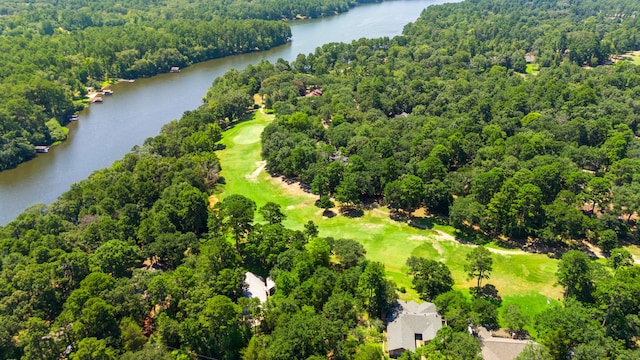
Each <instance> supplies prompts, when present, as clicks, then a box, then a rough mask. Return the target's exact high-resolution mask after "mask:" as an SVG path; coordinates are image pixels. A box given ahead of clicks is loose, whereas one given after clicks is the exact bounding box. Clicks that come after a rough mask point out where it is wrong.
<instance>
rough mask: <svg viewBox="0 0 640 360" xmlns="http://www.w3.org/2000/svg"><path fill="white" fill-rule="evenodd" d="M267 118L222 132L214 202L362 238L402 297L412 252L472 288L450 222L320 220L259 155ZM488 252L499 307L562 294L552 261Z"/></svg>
mask: <svg viewBox="0 0 640 360" xmlns="http://www.w3.org/2000/svg"><path fill="white" fill-rule="evenodd" d="M272 118H273V116H272V115H266V114H264V113H262V112H255V113H253V114H252V115H251V116H250V117H249V118H248V119H247V120H246V121H244V122H241V123H238V124H236V125H235V126H234V127H233V128H231V129H229V130H227V131H225V133H224V136H223V140H222V143H223V144H224V145H225V146H226V148H225V149H224V150H221V151H219V152H218V156H219V157H220V162H221V165H222V176H223V177H224V180H225V184H224V185H223V186H222V187H221V189H220V193H219V194H216V197H217V198H218V200H223V199H224V197H225V196H228V195H231V194H241V195H244V196H246V197H248V198H251V199H252V200H253V201H255V202H256V204H257V206H258V207H261V206H263V205H264V204H265V203H267V202H269V201H272V202H275V203H277V204H279V205H281V206H282V210H283V212H284V213H285V214H286V215H287V220H286V221H285V225H286V226H288V227H291V228H294V229H302V228H303V226H304V224H306V223H307V222H308V221H309V220H312V221H313V222H314V223H315V224H316V225H318V227H319V230H320V235H321V236H331V237H334V238H350V239H354V240H357V241H359V242H360V243H361V244H363V246H364V247H365V249H366V250H367V258H369V259H371V260H375V261H380V262H382V263H384V264H385V266H386V269H387V274H388V276H389V277H390V278H391V279H393V280H394V281H395V282H396V283H397V284H398V286H399V287H404V288H405V289H406V291H407V292H406V293H405V294H402V295H401V297H402V298H404V299H415V300H417V299H418V296H417V294H416V293H415V292H414V291H413V290H412V286H411V278H410V277H409V276H408V275H407V271H408V268H407V266H406V265H405V263H406V260H407V258H408V257H410V256H421V257H425V258H429V259H436V260H441V261H443V262H444V263H445V264H447V266H449V268H450V269H451V272H452V274H453V277H454V280H455V283H456V287H457V288H459V289H465V291H466V289H468V288H469V287H471V286H474V285H475V282H474V280H468V279H467V277H466V274H465V271H464V264H465V261H466V260H465V256H466V254H467V253H468V252H469V251H471V249H472V247H471V246H469V245H464V244H461V243H459V242H457V241H455V239H454V238H453V236H452V235H451V234H452V233H453V229H452V228H451V227H450V226H442V225H437V224H436V225H434V226H433V228H432V229H422V228H416V227H411V226H409V225H408V224H407V223H404V222H398V221H394V220H391V219H390V217H389V211H388V209H386V208H384V207H381V208H375V209H373V210H366V211H365V212H364V215H363V216H361V217H355V218H349V217H346V216H342V215H338V216H334V217H331V218H327V217H323V216H322V214H323V210H322V209H320V208H317V207H316V206H314V203H315V201H316V200H317V196H315V195H312V194H309V193H306V192H304V191H302V190H301V189H300V188H299V186H298V185H297V184H286V183H284V182H283V181H282V180H281V179H277V178H272V177H271V176H269V174H268V173H267V172H266V170H264V162H263V161H262V159H261V157H260V151H261V145H260V133H261V132H262V129H264V127H265V126H266V125H268V123H269V122H270V121H271V120H272ZM258 217H259V215H258ZM257 220H258V221H261V220H262V219H261V218H258V219H257ZM492 251H493V252H494V254H493V255H494V256H493V259H494V266H493V273H492V275H491V279H489V281H488V283H490V284H493V285H495V286H496V288H497V289H498V291H499V295H500V296H502V297H503V299H504V304H506V303H511V302H513V303H517V304H520V305H521V306H522V307H523V308H524V309H526V310H527V312H528V313H529V314H534V313H537V312H539V311H540V310H542V309H544V308H545V307H546V306H548V305H547V302H548V299H552V300H556V299H558V298H560V297H561V296H562V289H561V288H560V287H559V286H557V285H556V278H555V272H556V268H557V260H553V259H550V258H548V257H547V256H545V255H539V254H529V253H525V252H522V251H520V250H504V249H498V248H496V247H495V246H492Z"/></svg>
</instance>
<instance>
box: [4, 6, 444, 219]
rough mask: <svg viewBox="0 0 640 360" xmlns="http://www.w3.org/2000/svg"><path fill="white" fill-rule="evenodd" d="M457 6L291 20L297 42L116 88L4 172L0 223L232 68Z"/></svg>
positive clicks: (126, 145) (379, 33)
mask: <svg viewBox="0 0 640 360" xmlns="http://www.w3.org/2000/svg"><path fill="white" fill-rule="evenodd" d="M447 2H454V1H451V0H395V1H387V2H383V3H379V4H367V5H362V6H358V7H356V8H354V9H351V10H350V11H349V12H347V13H344V14H340V15H337V16H332V17H328V18H323V19H316V20H307V21H301V22H293V23H292V24H291V31H292V34H293V38H292V42H291V43H289V44H287V45H283V46H280V47H278V48H275V49H272V50H269V51H264V52H260V53H253V54H246V55H238V56H231V57H226V58H223V59H217V60H211V61H208V62H204V63H200V64H196V65H193V66H191V67H189V68H187V69H183V70H182V72H180V73H179V74H162V75H158V76H155V77H152V78H148V79H139V80H136V82H134V83H120V84H116V85H114V86H113V87H112V89H113V91H114V94H113V95H112V96H110V97H105V102H104V103H102V104H94V105H91V106H90V107H89V108H87V109H86V110H84V111H82V112H81V113H80V120H79V121H77V122H75V123H72V124H70V125H69V128H70V132H69V139H68V140H67V141H65V142H64V143H63V144H61V145H58V146H56V147H53V148H52V149H51V152H49V153H48V154H41V155H39V156H38V157H37V158H36V159H34V160H31V161H28V162H26V163H24V164H21V165H20V166H18V167H17V168H16V169H12V170H8V171H3V172H0V225H4V224H6V223H7V222H9V221H11V220H12V219H13V218H15V217H16V216H17V215H18V214H19V213H21V212H22V211H23V210H24V209H25V208H27V207H29V206H32V205H34V204H37V203H47V204H48V203H51V202H52V201H54V200H55V199H56V198H57V197H58V196H60V195H61V194H62V193H63V192H65V191H67V190H68V189H69V186H70V185H71V184H72V183H74V182H77V181H80V180H82V179H84V178H86V177H88V176H89V175H90V174H91V173H92V172H94V171H96V170H98V169H101V168H104V167H107V166H109V165H111V163H113V162H114V161H115V160H118V159H120V158H122V156H123V155H124V154H126V153H127V152H128V151H130V150H131V148H132V147H133V146H134V145H138V144H142V143H143V142H144V140H145V139H146V138H148V137H150V136H155V135H157V134H158V133H159V131H160V128H161V127H162V125H164V124H166V123H168V122H169V121H171V120H173V119H178V118H180V116H181V115H182V113H183V112H184V111H186V110H192V109H195V108H196V107H198V106H199V105H200V104H201V103H202V97H203V96H204V94H205V93H206V91H207V89H208V88H209V87H210V86H211V83H212V82H213V79H215V78H216V77H218V76H220V75H222V74H224V73H225V72H226V71H227V70H229V69H231V68H237V69H243V68H245V67H246V66H247V65H249V64H255V63H258V62H260V61H261V60H265V59H266V60H269V61H272V62H274V61H276V60H277V59H278V58H283V59H285V60H287V61H293V60H294V59H295V58H296V56H297V54H300V53H303V54H308V53H311V52H313V51H314V50H315V49H316V48H317V47H318V46H321V45H323V44H326V43H329V42H337V41H342V42H351V41H352V40H357V39H360V38H363V37H366V38H375V37H384V36H388V37H393V36H396V35H400V34H401V33H402V29H403V27H404V25H406V24H407V23H409V22H412V21H415V20H416V19H417V18H418V16H419V15H420V13H421V12H422V10H423V9H424V8H426V7H427V6H429V5H433V4H442V3H447Z"/></svg>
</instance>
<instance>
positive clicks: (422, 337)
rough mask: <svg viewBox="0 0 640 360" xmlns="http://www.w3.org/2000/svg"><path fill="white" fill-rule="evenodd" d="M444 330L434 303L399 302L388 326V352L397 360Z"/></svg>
mask: <svg viewBox="0 0 640 360" xmlns="http://www.w3.org/2000/svg"><path fill="white" fill-rule="evenodd" d="M440 328H442V317H440V315H439V314H438V310H437V309H436V306H435V305H434V304H433V303H430V302H425V303H420V304H419V303H417V302H415V301H409V302H407V301H402V300H399V301H398V306H397V307H396V310H395V311H394V313H393V314H392V316H391V317H390V319H389V324H388V325H387V351H388V352H389V356H390V357H392V358H397V357H399V356H400V355H402V353H403V352H404V351H406V350H411V351H415V350H416V348H417V347H419V346H422V345H423V344H425V343H427V342H429V341H430V340H432V339H433V338H435V337H436V334H437V333H438V330H440Z"/></svg>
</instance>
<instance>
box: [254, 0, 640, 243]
mask: <svg viewBox="0 0 640 360" xmlns="http://www.w3.org/2000/svg"><path fill="white" fill-rule="evenodd" d="M507 3H508V4H507ZM516 3H517V4H521V5H518V6H517V7H515V8H514V6H515V5H514V4H516ZM550 4H553V6H552V5H550ZM614 5H615V6H614ZM637 10H638V4H637V3H635V2H633V3H632V2H628V1H627V2H624V1H619V2H615V1H613V2H580V3H578V4H576V5H575V6H571V7H564V6H562V5H561V4H559V3H555V2H549V1H538V2H530V1H522V2H518V1H509V2H503V1H472V2H468V3H465V4H464V6H461V5H457V4H455V5H454V4H450V5H443V6H438V7H434V8H433V9H429V10H428V11H426V12H425V13H424V14H423V15H422V16H421V17H420V19H419V20H418V21H417V22H415V23H413V24H410V25H408V26H407V27H406V28H405V35H404V36H403V37H399V38H395V39H376V40H361V41H359V42H355V43H353V44H350V45H345V44H329V45H325V46H323V47H322V48H319V49H318V50H317V51H316V52H315V53H313V54H309V55H307V56H304V55H300V56H298V58H297V59H296V61H295V62H293V63H292V64H291V70H290V71H285V72H282V73H279V74H276V75H273V76H271V77H269V78H266V79H265V80H264V81H263V82H262V85H263V86H262V88H261V89H260V92H261V94H263V95H264V96H265V97H266V101H267V104H268V106H272V107H273V108H274V109H275V111H276V113H278V114H279V116H278V119H277V120H276V121H275V122H274V123H273V124H272V125H270V126H269V127H268V128H267V129H266V130H265V132H264V134H263V155H264V157H265V159H266V160H267V161H268V164H267V168H268V169H269V171H270V172H271V173H272V174H276V175H284V176H286V177H290V178H294V179H297V180H300V181H301V182H303V183H305V184H308V185H310V187H311V189H312V191H313V192H314V193H316V194H318V195H319V196H322V195H329V196H333V197H335V199H337V200H339V201H340V202H342V203H346V204H351V205H357V204H360V203H362V201H364V200H366V199H375V200H377V201H380V202H382V203H385V204H386V205H388V206H389V207H390V208H392V209H395V210H396V211H397V212H398V213H411V212H412V211H413V210H415V209H417V208H419V207H422V206H426V207H427V208H428V209H429V210H430V211H431V212H433V213H439V214H443V215H448V216H450V219H451V221H452V223H453V224H454V225H455V226H456V227H457V228H458V229H460V230H461V231H464V232H467V233H470V234H472V235H473V234H474V233H479V235H489V236H492V237H495V236H499V235H504V236H506V237H508V238H511V239H514V240H516V241H518V240H520V239H524V240H523V241H527V240H528V241H529V242H528V243H527V244H526V245H534V246H535V245H540V244H543V245H544V244H546V245H551V246H554V247H555V246H560V245H563V244H564V243H565V242H567V241H570V240H582V239H588V240H589V241H591V242H593V243H594V244H597V245H599V246H600V247H601V248H602V249H603V250H604V251H609V250H611V249H613V248H615V247H617V246H618V244H619V240H622V239H627V238H633V239H635V238H636V237H637V235H636V234H635V233H634V232H633V231H631V230H632V229H635V226H634V224H635V221H634V219H633V215H634V214H635V213H636V212H637V211H638V209H639V206H640V202H639V201H638V200H639V198H638V195H637V194H638V191H637V190H638V184H637V179H636V178H635V174H636V173H637V172H638V169H639V166H640V153H639V152H638V149H639V147H638V145H639V143H638V141H637V137H636V134H637V131H638V121H639V120H640V117H639V110H640V103H639V102H638V100H637V94H638V91H640V82H639V80H640V77H639V75H640V73H639V68H638V67H637V66H635V65H633V64H631V63H629V62H626V61H621V62H617V63H616V64H612V65H603V66H596V67H595V68H594V67H592V66H587V65H597V64H600V63H602V64H604V63H606V62H607V61H606V60H605V59H608V57H609V55H610V54H611V53H613V52H623V51H627V50H631V49H634V48H637V46H638V45H639V44H629V41H627V42H626V43H625V45H624V46H625V47H621V48H616V47H615V46H613V45H611V44H616V43H619V40H620V39H622V38H624V39H627V40H628V39H634V38H636V37H637V35H638V27H636V26H635V25H629V24H628V23H635V22H636V19H635V17H632V16H625V15H626V14H633V13H635V11H637ZM549 13H553V14H554V16H548V14H549ZM544 14H547V16H545V15H544ZM613 15H616V16H613ZM523 18H524V19H525V20H526V19H531V20H529V22H527V21H524V24H521V23H522V20H521V19H523ZM594 18H595V19H597V20H598V24H599V27H598V28H595V29H594V28H593V27H590V24H591V23H592V22H593V21H595V20H593V19H594ZM514 24H518V25H517V26H515V25H514ZM525 24H526V25H525ZM621 28H623V29H626V30H628V31H625V32H623V31H621V30H620V29H621ZM518 29H519V30H518ZM524 29H526V31H525V30H524ZM548 29H556V30H554V31H548ZM596 30H597V31H596ZM589 31H593V32H589ZM574 32H577V33H579V34H580V35H579V36H577V35H576V36H573V33H574ZM586 32H589V34H590V35H589V36H586V35H584V34H583V33H586ZM535 34H538V36H535ZM590 37H593V39H595V40H597V41H596V42H595V43H594V44H595V45H594V46H593V47H590V49H591V50H593V52H587V53H582V52H581V51H583V50H584V47H583V46H582V44H581V43H580V42H581V41H585V39H587V38H590ZM604 49H606V50H604ZM526 53H527V54H534V56H535V57H536V59H537V61H538V62H539V65H540V66H541V71H540V72H539V74H537V75H530V74H526V73H525V70H526V62H525V54H526ZM576 53H580V54H579V56H577V57H575V56H572V55H571V54H576ZM584 59H591V60H584ZM276 84H277V85H276ZM283 84H289V85H288V86H287V85H283ZM309 89H322V95H321V96H302V95H305V92H308V90H309ZM309 95H312V94H310V93H309Z"/></svg>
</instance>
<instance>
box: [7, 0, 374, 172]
mask: <svg viewBox="0 0 640 360" xmlns="http://www.w3.org/2000/svg"><path fill="white" fill-rule="evenodd" d="M361 2H365V1H361ZM357 3H358V2H356V1H347V0H342V1H339V0H336V1H332V2H326V1H306V2H305V1H253V2H249V3H247V2H245V1H205V0H200V1H185V0H174V1H147V0H140V1H118V0H109V1H85V0H78V1H74V0H72V1H46V0H45V1H28V2H24V1H10V0H2V1H0V15H1V16H0V53H1V55H0V60H1V61H2V64H3V67H2V70H0V90H1V92H0V93H1V94H2V95H0V103H2V104H3V105H2V108H1V110H0V171H1V170H4V169H8V168H12V167H15V166H16V165H17V164H19V163H21V162H23V161H25V160H28V159H30V158H32V157H34V156H35V150H34V145H50V144H53V143H55V142H58V141H63V140H65V139H66V136H67V132H66V131H65V129H64V128H62V125H65V123H66V122H67V119H68V116H69V115H71V114H72V113H73V112H74V111H76V110H78V109H79V108H80V107H81V106H82V104H81V100H82V99H83V98H84V95H85V94H86V89H87V87H95V88H97V89H100V88H101V87H102V84H104V82H105V81H108V80H113V79H119V78H139V77H146V76H152V75H155V74H158V73H163V72H168V71H169V69H170V68H171V67H173V66H178V67H183V66H187V65H189V64H193V63H196V62H201V61H205V60H209V59H213V58H219V57H222V56H227V55H231V54H236V53H241V52H249V51H258V50H266V49H269V48H271V47H273V46H277V45H282V44H284V43H286V42H287V41H289V39H290V37H291V30H290V28H289V26H288V25H287V24H286V23H284V22H282V21H274V20H282V19H295V18H296V17H298V16H302V17H318V16H324V15H332V14H334V13H337V12H343V11H347V10H348V8H349V7H352V6H355V5H356V4H357ZM269 20H272V21H269Z"/></svg>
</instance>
